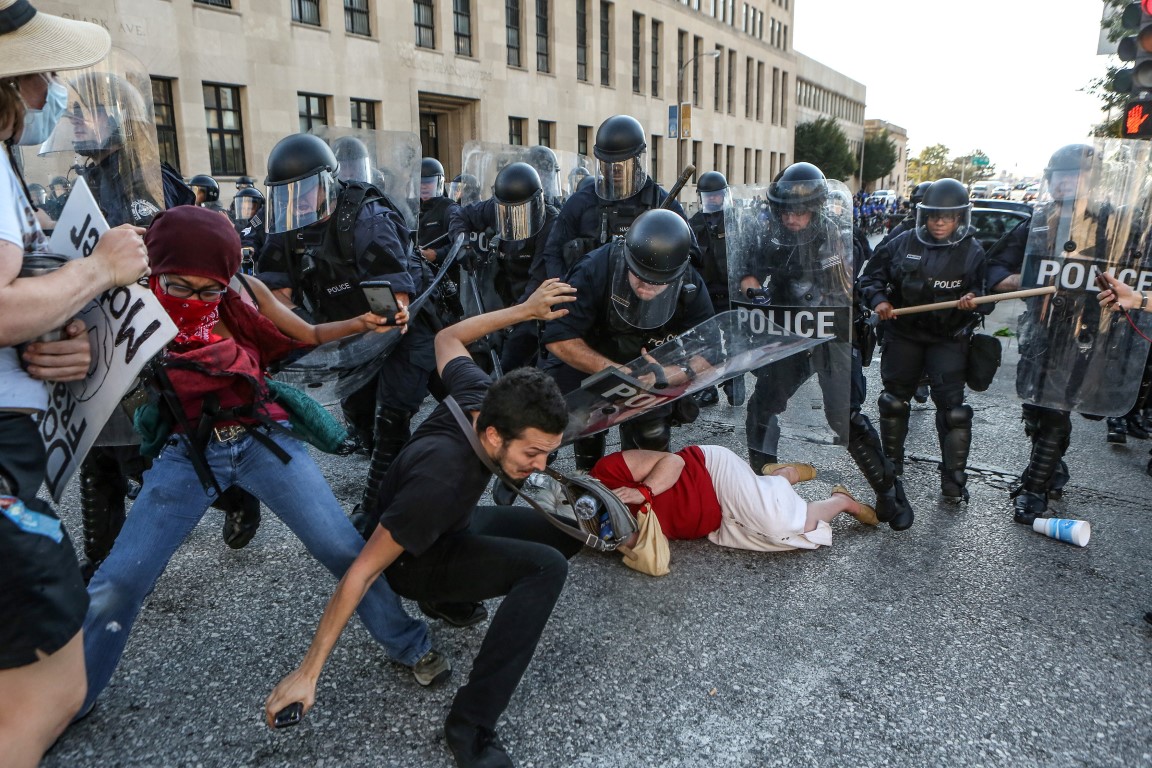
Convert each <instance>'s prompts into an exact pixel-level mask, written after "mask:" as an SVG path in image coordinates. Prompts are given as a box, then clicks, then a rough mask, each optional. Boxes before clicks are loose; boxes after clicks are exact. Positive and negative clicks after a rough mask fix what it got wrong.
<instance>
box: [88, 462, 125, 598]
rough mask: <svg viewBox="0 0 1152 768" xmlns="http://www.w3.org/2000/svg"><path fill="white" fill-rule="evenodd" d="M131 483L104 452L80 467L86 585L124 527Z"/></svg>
mask: <svg viewBox="0 0 1152 768" xmlns="http://www.w3.org/2000/svg"><path fill="white" fill-rule="evenodd" d="M127 490H128V481H127V478H125V477H124V476H123V475H122V474H121V473H120V467H119V464H118V463H117V462H116V461H115V459H113V458H110V457H106V456H105V455H104V454H103V453H101V449H100V448H93V449H92V453H90V454H89V456H88V458H86V459H85V460H84V462H83V463H82V464H81V465H80V519H81V522H82V524H83V527H84V559H83V560H82V561H81V563H80V572H81V573H82V574H83V576H84V582H85V583H87V582H88V581H90V580H91V579H92V576H93V574H95V573H96V569H97V568H99V567H100V563H102V562H104V558H106V557H108V553H109V552H111V551H112V544H113V542H115V541H116V537H117V536H118V535H119V534H120V529H121V528H123V527H124V494H125V493H126V492H127Z"/></svg>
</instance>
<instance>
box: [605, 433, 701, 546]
mask: <svg viewBox="0 0 1152 768" xmlns="http://www.w3.org/2000/svg"><path fill="white" fill-rule="evenodd" d="M676 455H677V456H679V457H680V458H682V459H684V471H683V472H681V473H680V479H679V480H677V481H676V483H675V484H674V485H673V486H672V487H671V488H669V489H668V490H666V491H664V493H661V494H659V495H657V496H655V497H654V498H653V499H652V510H653V511H654V512H655V513H656V518H657V519H658V520H659V521H660V528H661V529H662V530H663V531H664V535H665V536H667V537H668V538H669V539H702V538H704V537H705V536H707V535H708V534H710V533H712V531H714V530H716V529H717V528H719V527H720V502H719V501H717V499H716V491H715V489H714V488H713V487H712V477H711V475H709V474H708V468H707V467H706V466H705V464H704V454H703V452H701V450H700V449H699V448H698V447H697V446H695V445H690V446H688V447H687V448H684V449H682V450H679V451H677V452H676ZM589 474H590V475H591V476H592V477H594V478H596V479H597V480H599V481H600V482H602V483H604V485H606V486H608V488H609V489H616V488H639V487H640V486H641V485H642V483H640V482H638V481H637V480H635V479H634V478H633V477H632V473H631V472H630V471H629V470H628V464H627V463H626V462H625V461H624V456H623V454H621V453H612V454H609V455H607V456H605V457H604V458H602V459H600V461H598V462H596V466H594V467H592V471H591V472H590V473H589ZM629 508H630V509H631V510H632V512H633V513H636V512H639V511H640V509H641V507H640V506H636V505H633V506H630V507H629Z"/></svg>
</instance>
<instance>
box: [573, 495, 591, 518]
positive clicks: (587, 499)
mask: <svg viewBox="0 0 1152 768" xmlns="http://www.w3.org/2000/svg"><path fill="white" fill-rule="evenodd" d="M573 509H574V510H575V512H576V517H577V518H579V519H580V520H591V519H592V518H594V517H596V498H595V497H594V496H592V495H591V494H587V493H586V494H584V495H583V496H581V497H580V498H578V499H576V504H575V505H574V506H573Z"/></svg>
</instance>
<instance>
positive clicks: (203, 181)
mask: <svg viewBox="0 0 1152 768" xmlns="http://www.w3.org/2000/svg"><path fill="white" fill-rule="evenodd" d="M188 186H190V187H192V191H193V192H203V193H204V199H203V200H200V201H198V203H214V202H216V201H217V200H219V199H220V185H219V184H218V183H216V179H214V178H212V177H211V176H209V175H208V174H206V173H199V174H196V175H195V176H193V177H192V178H191V179H189V180H188Z"/></svg>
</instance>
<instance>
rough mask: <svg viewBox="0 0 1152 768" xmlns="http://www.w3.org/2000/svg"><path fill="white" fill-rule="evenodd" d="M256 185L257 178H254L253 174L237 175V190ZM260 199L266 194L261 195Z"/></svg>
mask: <svg viewBox="0 0 1152 768" xmlns="http://www.w3.org/2000/svg"><path fill="white" fill-rule="evenodd" d="M255 186H256V179H254V178H252V177H251V176H237V177H236V191H237V192H239V191H240V190H241V189H248V188H249V187H255ZM260 199H264V196H263V195H261V196H260Z"/></svg>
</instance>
